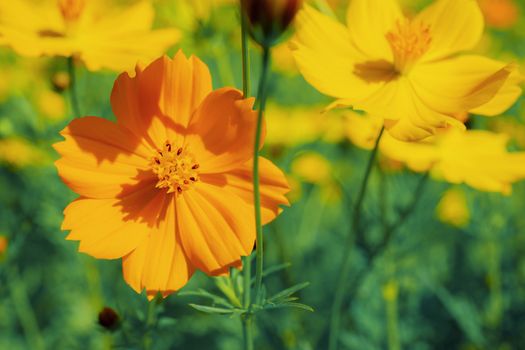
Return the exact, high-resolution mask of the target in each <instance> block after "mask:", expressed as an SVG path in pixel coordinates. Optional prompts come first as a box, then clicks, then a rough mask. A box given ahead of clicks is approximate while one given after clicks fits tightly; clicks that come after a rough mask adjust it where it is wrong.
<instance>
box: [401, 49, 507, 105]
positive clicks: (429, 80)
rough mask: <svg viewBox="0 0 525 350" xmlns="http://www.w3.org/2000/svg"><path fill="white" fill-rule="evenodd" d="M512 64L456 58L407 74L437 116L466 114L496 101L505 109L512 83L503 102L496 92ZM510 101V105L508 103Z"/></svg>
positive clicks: (418, 66) (421, 65)
mask: <svg viewBox="0 0 525 350" xmlns="http://www.w3.org/2000/svg"><path fill="white" fill-rule="evenodd" d="M515 69H516V67H515V66H514V65H506V64H505V63H503V62H498V61H494V60H491V59H489V58H485V57H482V56H470V55H469V56H459V57H457V58H451V59H446V60H442V61H436V62H432V63H430V62H429V63H423V64H418V65H416V67H414V69H413V70H412V71H411V73H410V81H411V82H412V84H413V85H414V89H415V90H416V91H417V93H418V95H419V96H420V97H421V99H422V100H423V101H425V103H426V104H428V105H429V106H430V107H431V108H432V109H435V110H436V111H439V112H441V113H446V114H453V113H459V112H466V111H470V110H472V109H474V108H476V107H479V106H481V105H483V104H486V103H487V102H489V101H491V100H493V99H495V98H496V99H497V100H496V103H498V102H501V103H500V104H499V107H501V106H502V105H503V106H504V105H505V104H506V105H507V106H509V105H510V104H511V103H512V102H514V101H512V97H514V99H516V98H517V96H516V93H515V91H514V89H515V88H517V86H516V83H515V82H514V84H512V85H511V86H507V87H506V90H509V89H510V90H511V93H510V96H509V94H508V93H506V96H505V97H504V98H503V101H501V99H500V98H499V97H498V94H499V91H500V90H501V89H502V88H503V86H504V84H505V82H506V81H507V79H508V78H509V76H510V75H511V74H512V72H513V71H515ZM509 102H510V103H509Z"/></svg>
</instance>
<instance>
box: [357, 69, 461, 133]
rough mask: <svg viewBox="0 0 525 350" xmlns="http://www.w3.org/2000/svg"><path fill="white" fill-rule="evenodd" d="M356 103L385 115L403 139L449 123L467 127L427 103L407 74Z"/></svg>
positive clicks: (385, 118) (386, 121)
mask: <svg viewBox="0 0 525 350" xmlns="http://www.w3.org/2000/svg"><path fill="white" fill-rule="evenodd" d="M354 107H355V108H356V109H361V110H364V111H366V112H367V113H369V114H372V115H375V116H378V117H381V118H383V119H384V120H385V127H386V128H387V130H388V131H389V133H390V134H391V135H392V136H394V137H396V138H397V139H399V140H402V141H415V140H421V139H423V138H425V137H428V136H431V135H433V134H434V133H435V132H436V130H437V129H439V128H443V127H447V126H449V125H452V126H454V127H456V128H460V129H463V128H464V126H463V124H461V123H460V122H458V121H457V120H456V119H454V118H452V117H450V116H447V115H444V114H442V113H439V112H437V111H435V110H433V109H431V108H430V107H429V106H428V105H427V104H425V103H424V102H423V101H422V100H421V98H420V97H419V96H418V93H417V91H415V89H414V87H413V86H412V84H411V82H410V80H409V79H408V78H406V77H405V76H400V77H399V78H397V79H396V80H394V81H392V82H389V83H387V84H385V85H384V86H383V87H382V88H381V89H379V90H378V91H377V92H376V93H374V94H373V95H372V96H370V97H369V98H367V99H364V100H361V101H358V102H356V103H355V104H354Z"/></svg>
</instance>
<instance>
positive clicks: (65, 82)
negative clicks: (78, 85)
mask: <svg viewBox="0 0 525 350" xmlns="http://www.w3.org/2000/svg"><path fill="white" fill-rule="evenodd" d="M51 82H52V83H53V87H54V88H55V90H56V91H58V92H62V91H64V90H66V89H67V88H69V84H70V82H71V79H70V78H69V74H67V73H66V72H57V73H55V75H53V77H52V78H51Z"/></svg>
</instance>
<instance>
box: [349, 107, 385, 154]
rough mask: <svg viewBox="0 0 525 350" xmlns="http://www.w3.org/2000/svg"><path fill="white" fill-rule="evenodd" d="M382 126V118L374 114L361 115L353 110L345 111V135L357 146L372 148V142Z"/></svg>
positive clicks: (373, 142)
mask: <svg viewBox="0 0 525 350" xmlns="http://www.w3.org/2000/svg"><path fill="white" fill-rule="evenodd" d="M382 126H383V119H382V118H379V117H375V116H362V115H360V114H357V113H355V112H351V111H346V114H345V133H346V137H348V139H349V140H350V141H352V143H353V144H354V145H356V146H358V147H361V148H364V149H369V150H370V149H372V148H374V144H375V142H376V139H377V136H378V135H379V131H381V127H382Z"/></svg>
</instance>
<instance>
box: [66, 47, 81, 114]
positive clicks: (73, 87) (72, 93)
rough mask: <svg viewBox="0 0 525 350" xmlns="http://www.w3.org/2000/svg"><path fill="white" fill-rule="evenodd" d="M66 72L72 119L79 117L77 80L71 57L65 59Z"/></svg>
mask: <svg viewBox="0 0 525 350" xmlns="http://www.w3.org/2000/svg"><path fill="white" fill-rule="evenodd" d="M67 70H68V72H69V79H70V84H69V98H70V100H71V108H72V110H73V114H74V117H75V118H77V117H80V107H79V104H78V92H77V79H76V73H75V62H74V60H73V56H69V57H68V58H67Z"/></svg>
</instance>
